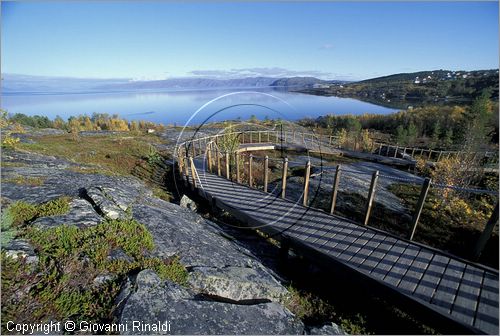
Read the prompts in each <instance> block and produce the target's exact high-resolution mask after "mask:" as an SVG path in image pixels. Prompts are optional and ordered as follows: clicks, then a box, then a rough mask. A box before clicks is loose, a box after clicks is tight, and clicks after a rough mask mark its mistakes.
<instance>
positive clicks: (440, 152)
mask: <svg viewBox="0 0 500 336" xmlns="http://www.w3.org/2000/svg"><path fill="white" fill-rule="evenodd" d="M442 155H443V151H439V155H438V159H437V161H436V162H439V160H441V156H442Z"/></svg>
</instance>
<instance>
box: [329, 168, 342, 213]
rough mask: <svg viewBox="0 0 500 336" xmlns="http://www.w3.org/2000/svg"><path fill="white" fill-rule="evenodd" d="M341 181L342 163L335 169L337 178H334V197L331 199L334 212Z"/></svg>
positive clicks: (331, 209)
mask: <svg viewBox="0 0 500 336" xmlns="http://www.w3.org/2000/svg"><path fill="white" fill-rule="evenodd" d="M339 181H340V165H337V168H336V169H335V178H334V180H333V186H332V199H331V201H330V213H331V214H333V212H334V211H335V204H336V203H337V193H338V190H339Z"/></svg>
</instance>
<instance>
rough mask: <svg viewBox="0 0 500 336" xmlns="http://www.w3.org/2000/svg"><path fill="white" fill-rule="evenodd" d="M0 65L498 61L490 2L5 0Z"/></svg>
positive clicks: (90, 70)
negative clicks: (91, 0) (72, 0)
mask: <svg viewBox="0 0 500 336" xmlns="http://www.w3.org/2000/svg"><path fill="white" fill-rule="evenodd" d="M1 34H2V36H1V37H2V41H1V42H2V48H1V53H2V55H1V56H2V61H1V66H2V73H18V74H29V75H43V76H69V77H94V78H143V79H144V78H148V79H159V78H168V77H180V76H207V77H220V78H223V77H224V78H225V77H241V76H255V75H269V76H273V77H274V76H277V77H280V76H294V75H313V76H316V77H321V78H330V79H364V78H370V77H376V76H381V75H387V74H392V73H399V72H412V71H419V70H431V69H432V70H433V69H451V70H474V69H492V68H498V65H499V63H498V62H499V61H498V59H499V53H498V50H499V49H498V47H499V46H498V37H499V36H498V2H415V3H406V2H385V3H367V2H357V3H356V2H354V3H353V2H351V3H344V2H316V3H305V2H256V3H248V2H245V3H228V2H216V3H193V2H188V3H173V2H116V1H115V2H97V1H94V2H24V3H23V2H2V32H1Z"/></svg>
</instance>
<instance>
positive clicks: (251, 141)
mask: <svg viewBox="0 0 500 336" xmlns="http://www.w3.org/2000/svg"><path fill="white" fill-rule="evenodd" d="M248 133H250V143H253V140H252V133H253V132H252V131H250V132H248Z"/></svg>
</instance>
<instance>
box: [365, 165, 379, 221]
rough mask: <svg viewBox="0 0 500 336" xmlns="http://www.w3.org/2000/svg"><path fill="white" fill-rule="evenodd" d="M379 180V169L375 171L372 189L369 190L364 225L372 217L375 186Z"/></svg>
mask: <svg viewBox="0 0 500 336" xmlns="http://www.w3.org/2000/svg"><path fill="white" fill-rule="evenodd" d="M377 181H378V170H376V171H374V172H373V175H372V181H371V183H370V190H369V191H368V199H367V202H366V211H365V221H364V222H363V225H365V226H366V225H368V220H369V219H370V213H371V211H372V205H373V199H374V198H375V188H376V186H377Z"/></svg>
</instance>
